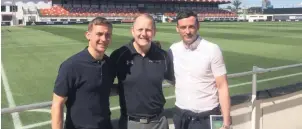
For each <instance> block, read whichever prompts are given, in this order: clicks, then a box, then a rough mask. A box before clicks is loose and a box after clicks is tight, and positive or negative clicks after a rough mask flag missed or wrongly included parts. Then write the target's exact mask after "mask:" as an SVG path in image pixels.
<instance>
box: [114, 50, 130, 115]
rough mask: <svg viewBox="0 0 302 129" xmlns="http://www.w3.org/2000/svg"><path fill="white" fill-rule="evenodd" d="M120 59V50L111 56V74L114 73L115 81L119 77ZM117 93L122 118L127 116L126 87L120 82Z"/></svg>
mask: <svg viewBox="0 0 302 129" xmlns="http://www.w3.org/2000/svg"><path fill="white" fill-rule="evenodd" d="M119 58H120V53H119V49H117V50H115V51H113V52H112V53H111V55H110V62H111V63H110V67H111V72H112V75H113V76H112V77H113V80H114V79H115V77H117V76H118V68H117V67H118V63H119V60H120V59H119ZM117 78H118V77H117ZM117 92H118V94H119V103H120V112H121V116H122V117H124V116H127V110H126V100H125V94H124V87H123V85H122V84H121V83H120V80H118V86H117Z"/></svg>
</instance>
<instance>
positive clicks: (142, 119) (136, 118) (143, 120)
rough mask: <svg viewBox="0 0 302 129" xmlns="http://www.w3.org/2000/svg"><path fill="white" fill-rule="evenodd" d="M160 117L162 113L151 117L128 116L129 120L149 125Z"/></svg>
mask: <svg viewBox="0 0 302 129" xmlns="http://www.w3.org/2000/svg"><path fill="white" fill-rule="evenodd" d="M160 116H162V113H160V114H155V115H151V116H128V120H129V121H135V122H140V123H144V124H147V123H149V122H150V121H152V120H156V119H158V118H159V117H160Z"/></svg>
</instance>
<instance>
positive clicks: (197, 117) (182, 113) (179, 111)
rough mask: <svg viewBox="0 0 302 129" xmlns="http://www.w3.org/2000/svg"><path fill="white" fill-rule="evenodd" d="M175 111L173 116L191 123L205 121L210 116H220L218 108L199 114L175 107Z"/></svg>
mask: <svg viewBox="0 0 302 129" xmlns="http://www.w3.org/2000/svg"><path fill="white" fill-rule="evenodd" d="M175 109H176V110H175V114H177V115H179V116H182V117H185V118H186V119H190V120H193V121H199V120H201V119H207V118H209V116H210V115H220V114H221V112H220V107H219V106H218V107H216V108H214V109H212V110H209V111H205V112H201V113H195V112H192V111H190V110H185V109H181V108H179V107H177V106H176V107H175Z"/></svg>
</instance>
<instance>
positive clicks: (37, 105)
mask: <svg viewBox="0 0 302 129" xmlns="http://www.w3.org/2000/svg"><path fill="white" fill-rule="evenodd" d="M295 67H302V63H299V64H293V65H286V66H279V67H272V68H267V69H265V68H259V67H255V70H254V71H246V72H240V73H234V74H229V75H227V76H228V78H236V77H242V76H247V75H253V74H258V73H266V72H273V71H279V70H283V69H288V68H295ZM163 85H165V86H167V85H169V84H163ZM50 106H51V101H48V102H42V103H34V104H28V105H21V106H16V107H13V108H3V109H1V114H7V113H14V112H22V111H26V110H32V109H39V108H46V107H50Z"/></svg>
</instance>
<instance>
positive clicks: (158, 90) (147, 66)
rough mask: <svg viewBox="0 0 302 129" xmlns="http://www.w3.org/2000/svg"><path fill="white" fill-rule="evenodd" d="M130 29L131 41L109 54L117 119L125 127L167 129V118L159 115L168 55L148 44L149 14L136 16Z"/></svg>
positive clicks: (150, 35) (168, 73)
mask: <svg viewBox="0 0 302 129" xmlns="http://www.w3.org/2000/svg"><path fill="white" fill-rule="evenodd" d="M131 32H132V36H133V40H131V41H130V42H129V43H128V44H126V45H124V46H122V47H121V48H119V49H117V50H115V51H114V52H113V53H112V54H111V55H110V60H111V61H112V62H113V64H112V66H114V67H115V68H116V76H117V79H118V86H119V95H120V106H121V120H124V121H125V122H126V124H127V127H128V129H168V128H169V127H168V121H167V118H166V117H165V116H163V110H164V109H163V108H164V104H165V102H166V101H165V97H164V95H163V91H162V82H163V80H164V79H168V80H172V79H173V72H172V71H173V69H172V68H173V66H172V64H171V61H170V60H169V59H170V58H168V55H167V53H166V52H165V51H164V50H162V49H161V48H159V47H158V46H157V45H156V44H154V43H152V39H153V37H154V36H155V23H154V20H153V18H152V16H150V15H147V14H143V15H140V16H138V17H137V18H136V19H135V22H134V23H133V27H132V29H131ZM120 124H123V122H120ZM120 127H121V128H125V126H124V127H123V125H120Z"/></svg>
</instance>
